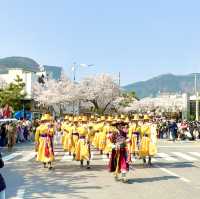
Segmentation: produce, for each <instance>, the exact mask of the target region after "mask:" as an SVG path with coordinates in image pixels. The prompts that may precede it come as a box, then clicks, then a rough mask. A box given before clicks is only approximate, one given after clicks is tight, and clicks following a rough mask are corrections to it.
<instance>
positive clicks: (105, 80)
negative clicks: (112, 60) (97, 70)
mask: <svg viewBox="0 0 200 199" xmlns="http://www.w3.org/2000/svg"><path fill="white" fill-rule="evenodd" d="M119 95H120V87H119V85H118V84H117V83H116V82H115V81H114V80H113V78H112V77H111V76H109V75H107V74H101V75H96V76H92V77H87V78H85V79H84V80H83V81H81V83H80V96H79V97H80V99H81V101H82V102H83V103H84V102H86V103H88V102H89V103H90V104H91V106H92V107H93V111H94V112H97V113H99V114H103V113H104V112H105V111H107V110H108V109H109V107H110V106H111V105H112V102H113V101H114V100H115V99H116V98H117V97H118V96H119Z"/></svg>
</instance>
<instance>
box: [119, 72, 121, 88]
mask: <svg viewBox="0 0 200 199" xmlns="http://www.w3.org/2000/svg"><path fill="white" fill-rule="evenodd" d="M120 86H121V73H120V72H119V87H120Z"/></svg>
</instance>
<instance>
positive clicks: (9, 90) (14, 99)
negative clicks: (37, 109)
mask: <svg viewBox="0 0 200 199" xmlns="http://www.w3.org/2000/svg"><path fill="white" fill-rule="evenodd" d="M24 88H25V83H24V82H23V79H21V78H20V77H19V76H17V77H16V79H15V80H14V82H12V83H10V84H7V85H4V86H3V87H2V88H1V89H0V106H2V107H3V106H5V105H6V104H7V105H9V106H11V107H13V109H14V110H19V109H21V108H22V106H23V105H22V103H21V101H22V100H23V99H24V98H25V97H26V92H25V91H24Z"/></svg>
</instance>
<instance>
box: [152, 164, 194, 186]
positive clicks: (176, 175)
mask: <svg viewBox="0 0 200 199" xmlns="http://www.w3.org/2000/svg"><path fill="white" fill-rule="evenodd" d="M154 166H155V167H156V168H159V169H160V170H161V171H163V172H165V173H167V174H169V175H171V176H174V177H177V178H179V179H180V180H181V181H183V182H186V183H190V180H188V179H187V178H184V177H181V176H179V175H178V174H176V173H174V172H172V171H170V170H168V169H166V168H163V167H160V166H158V165H154Z"/></svg>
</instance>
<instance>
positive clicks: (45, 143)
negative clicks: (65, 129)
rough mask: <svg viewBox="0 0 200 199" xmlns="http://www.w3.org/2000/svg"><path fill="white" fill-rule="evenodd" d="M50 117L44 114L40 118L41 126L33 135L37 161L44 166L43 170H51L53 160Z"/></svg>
mask: <svg viewBox="0 0 200 199" xmlns="http://www.w3.org/2000/svg"><path fill="white" fill-rule="evenodd" d="M51 121H52V117H51V116H50V115H49V114H45V115H43V116H42V118H41V125H40V126H39V127H38V128H37V130H36V134H35V144H36V147H37V151H38V153H37V158H36V160H37V161H40V162H42V163H43V164H44V168H49V169H53V167H52V162H53V160H54V149H53V136H54V128H53V125H52V123H51Z"/></svg>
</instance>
